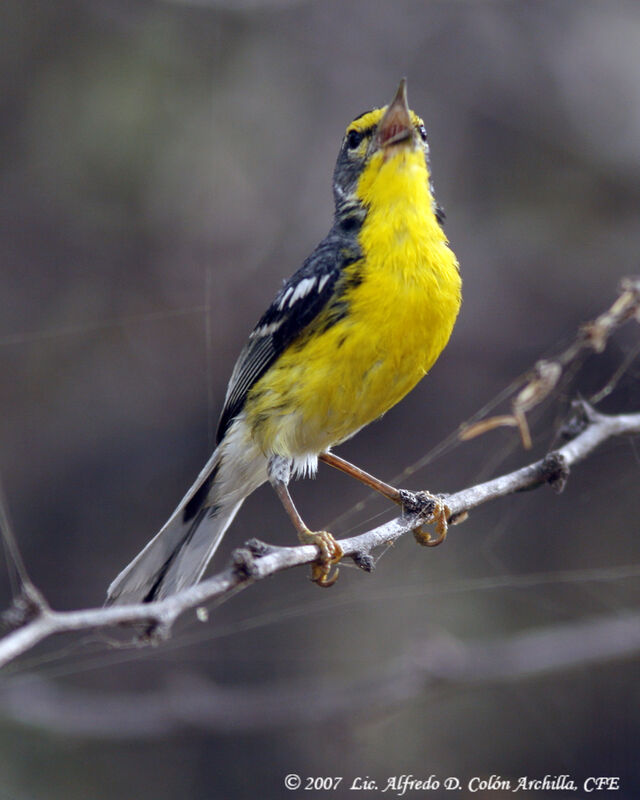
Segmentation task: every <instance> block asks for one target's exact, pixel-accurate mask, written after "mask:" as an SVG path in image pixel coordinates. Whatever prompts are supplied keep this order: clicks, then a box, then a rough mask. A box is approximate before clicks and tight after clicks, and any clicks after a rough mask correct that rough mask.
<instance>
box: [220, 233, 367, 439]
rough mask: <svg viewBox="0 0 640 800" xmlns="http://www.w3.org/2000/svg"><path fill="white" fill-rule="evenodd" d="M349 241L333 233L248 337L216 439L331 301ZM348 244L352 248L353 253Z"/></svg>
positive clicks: (237, 364)
mask: <svg viewBox="0 0 640 800" xmlns="http://www.w3.org/2000/svg"><path fill="white" fill-rule="evenodd" d="M344 245H345V243H344V241H342V240H341V239H340V238H338V237H334V236H331V235H330V236H328V237H327V238H326V239H325V240H324V241H323V242H321V243H320V244H319V245H318V247H317V248H316V249H315V250H314V252H313V253H312V254H311V255H310V256H309V258H308V259H307V260H306V261H305V262H304V264H303V265H302V267H300V269H299V270H298V271H297V272H296V273H295V274H294V275H292V276H291V278H289V280H288V281H287V282H286V283H285V284H284V286H283V287H282V289H280V291H279V292H278V294H277V295H276V297H275V299H274V301H273V303H271V305H270V306H269V308H268V309H267V310H266V312H265V313H264V314H263V315H262V317H261V319H260V321H259V322H258V324H257V325H256V326H255V328H254V329H253V331H252V332H251V334H250V335H249V341H248V342H247V344H246V345H245V347H244V349H243V350H242V352H241V353H240V356H239V358H238V360H237V362H236V365H235V367H234V369H233V373H232V374H231V380H230V381H229V386H228V388H227V396H226V398H225V402H224V408H223V410H222V414H221V416H220V422H219V423H218V433H217V437H216V441H217V443H219V442H220V441H221V440H222V437H223V436H224V435H225V433H226V432H227V430H228V428H229V426H230V425H231V422H232V421H233V419H234V417H236V416H237V415H238V414H239V413H240V411H242V408H243V406H244V404H245V401H246V399H247V393H248V392H249V390H250V389H251V387H252V386H253V385H254V384H255V382H256V381H257V380H259V379H260V378H261V377H262V376H263V375H264V373H265V372H266V371H267V370H268V369H269V367H270V366H271V365H272V364H273V362H274V361H276V359H277V358H278V357H279V356H280V355H281V354H282V353H283V352H284V351H285V350H286V348H287V347H288V346H289V344H290V343H291V342H292V341H293V340H294V339H295V338H296V337H297V336H298V335H299V334H300V333H301V332H302V331H303V330H304V328H306V326H307V325H309V323H310V322H311V321H312V320H313V319H314V318H315V317H317V315H318V314H319V313H320V311H322V309H323V308H325V306H326V305H327V304H328V303H329V302H330V300H331V298H332V296H333V294H334V288H335V285H336V281H337V280H338V278H339V277H340V274H341V271H342V267H343V266H344V265H345V263H348V262H349V261H351V260H354V259H353V258H348V259H345V247H344ZM348 250H349V248H347V252H348Z"/></svg>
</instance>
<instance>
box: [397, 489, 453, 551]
mask: <svg viewBox="0 0 640 800" xmlns="http://www.w3.org/2000/svg"><path fill="white" fill-rule="evenodd" d="M400 497H401V502H402V508H403V509H404V511H405V512H406V513H407V514H412V515H415V516H417V517H418V518H421V519H423V520H424V524H433V525H434V529H435V536H434V535H433V533H432V531H429V530H424V529H423V527H422V524H421V525H419V526H418V527H417V528H415V530H414V531H413V535H414V537H415V540H416V542H418V544H421V545H423V546H424V547H436V546H437V545H439V544H442V542H444V540H445V539H446V538H447V531H448V529H449V517H450V516H451V509H450V508H449V506H448V505H447V504H446V503H445V502H444V497H443V496H439V495H435V494H431V492H409V491H407V490H406V489H400Z"/></svg>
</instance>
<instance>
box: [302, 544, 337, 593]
mask: <svg viewBox="0 0 640 800" xmlns="http://www.w3.org/2000/svg"><path fill="white" fill-rule="evenodd" d="M298 538H299V539H300V541H301V542H302V544H314V545H315V546H316V547H317V548H318V551H319V553H318V560H317V561H316V562H315V563H314V564H312V565H311V580H312V581H313V582H314V583H317V584H318V586H322V587H324V588H326V587H328V586H333V584H334V583H335V582H336V581H337V580H338V575H339V573H340V570H339V569H335V570H333V573H332V568H333V565H334V564H337V563H338V562H339V561H340V559H341V558H342V556H343V555H344V553H343V550H342V548H341V547H340V545H339V544H338V542H336V540H335V539H334V538H333V536H332V535H331V534H330V533H328V532H327V531H310V530H303V531H300V532H299V533H298Z"/></svg>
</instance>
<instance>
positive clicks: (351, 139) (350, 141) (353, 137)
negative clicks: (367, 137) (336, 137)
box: [347, 131, 364, 150]
mask: <svg viewBox="0 0 640 800" xmlns="http://www.w3.org/2000/svg"><path fill="white" fill-rule="evenodd" d="M363 138H364V136H363V135H362V133H360V131H349V133H348V134H347V147H348V148H349V150H355V149H356V147H358V145H359V144H360V142H361V141H362V140H363Z"/></svg>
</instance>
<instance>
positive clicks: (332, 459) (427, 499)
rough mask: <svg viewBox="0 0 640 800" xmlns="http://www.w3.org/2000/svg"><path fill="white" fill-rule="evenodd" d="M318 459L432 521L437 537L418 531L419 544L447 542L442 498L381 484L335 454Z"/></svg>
mask: <svg viewBox="0 0 640 800" xmlns="http://www.w3.org/2000/svg"><path fill="white" fill-rule="evenodd" d="M319 459H320V461H324V463H325V464H328V465H329V466H330V467H335V469H339V470H340V471H341V472H344V473H345V474H346V475H350V476H351V477H352V478H355V479H356V480H358V481H360V482H361V483H364V484H365V486H368V487H369V488H370V489H373V490H374V491H376V492H379V493H380V494H381V495H383V497H386V498H387V499H388V500H391V501H392V502H394V503H397V504H398V505H399V506H402V509H403V510H404V511H406V512H408V513H410V514H420V515H421V516H426V517H429V518H430V521H432V522H434V523H435V528H436V536H435V537H434V536H432V535H431V533H430V532H429V531H424V530H422V527H419V528H416V530H415V531H414V536H415V538H416V541H417V542H418V543H419V544H422V545H425V546H426V547H435V546H436V545H438V544H441V543H442V542H443V541H444V540H445V538H446V536H447V529H448V527H449V523H448V519H449V517H450V516H451V511H450V509H449V507H448V506H447V505H446V504H445V502H444V501H443V499H442V498H441V497H438V496H437V495H434V494H431V492H410V491H408V490H407V489H396V488H395V486H391V484H389V483H385V482H384V481H381V480H380V479H379V478H376V477H374V476H373V475H370V474H369V473H368V472H365V471H364V470H362V469H360V467H356V466H355V465H354V464H351V463H350V462H349V461H345V460H344V458H340V457H339V456H336V455H334V454H333V453H321V454H320V456H319Z"/></svg>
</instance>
